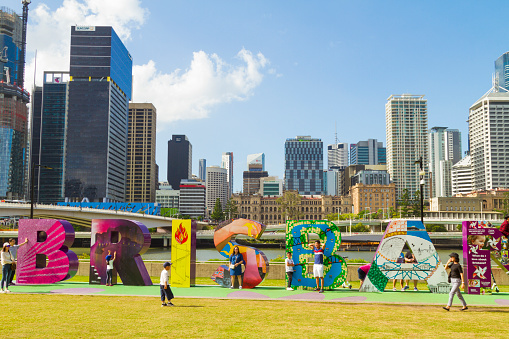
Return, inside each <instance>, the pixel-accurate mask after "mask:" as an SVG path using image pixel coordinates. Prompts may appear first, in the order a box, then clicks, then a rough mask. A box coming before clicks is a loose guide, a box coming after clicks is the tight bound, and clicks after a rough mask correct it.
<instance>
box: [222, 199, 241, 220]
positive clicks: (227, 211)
mask: <svg viewBox="0 0 509 339" xmlns="http://www.w3.org/2000/svg"><path fill="white" fill-rule="evenodd" d="M238 214H239V211H238V208H237V202H236V201H235V200H233V198H230V199H228V201H227V202H226V206H225V207H224V218H225V219H235V218H237V217H238Z"/></svg>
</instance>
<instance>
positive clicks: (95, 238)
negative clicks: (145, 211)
mask: <svg viewBox="0 0 509 339" xmlns="http://www.w3.org/2000/svg"><path fill="white" fill-rule="evenodd" d="M150 240H151V237H150V233H149V231H148V229H147V227H146V226H145V225H143V224H142V223H140V222H137V221H133V220H123V219H94V220H92V234H91V239H90V242H91V247H90V277H89V282H90V284H101V285H104V284H106V255H108V251H111V255H113V254H114V252H117V256H116V259H115V261H114V262H113V267H114V270H113V283H116V278H117V274H116V273H117V272H118V274H119V275H120V279H122V283H123V284H124V285H133V286H144V285H145V286H150V285H152V280H151V279H150V276H149V274H148V272H147V268H146V267H145V264H144V263H143V259H142V258H141V254H143V253H145V252H146V251H147V250H148V248H149V247H150Z"/></svg>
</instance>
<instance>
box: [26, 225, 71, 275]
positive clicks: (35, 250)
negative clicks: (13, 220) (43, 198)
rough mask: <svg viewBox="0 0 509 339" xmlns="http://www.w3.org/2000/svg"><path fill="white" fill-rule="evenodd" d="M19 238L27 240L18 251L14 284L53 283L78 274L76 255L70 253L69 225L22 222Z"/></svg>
mask: <svg viewBox="0 0 509 339" xmlns="http://www.w3.org/2000/svg"><path fill="white" fill-rule="evenodd" d="M18 239H23V240H24V239H28V243H27V244H26V245H24V246H21V247H20V248H19V250H18V267H17V269H16V283H17V284H53V283H56V282H59V281H62V280H66V279H70V278H72V277H74V275H75V274H76V272H78V265H79V262H78V256H77V255H76V253H74V252H73V251H70V250H69V247H70V246H71V245H72V243H73V242H74V228H73V227H72V225H71V224H70V223H69V222H67V221H65V220H55V219H38V220H37V219H21V220H20V221H19V230H18ZM46 262H47V264H46Z"/></svg>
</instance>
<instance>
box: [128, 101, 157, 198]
mask: <svg viewBox="0 0 509 339" xmlns="http://www.w3.org/2000/svg"><path fill="white" fill-rule="evenodd" d="M156 118H157V112H156V108H155V107H154V105H152V104H151V103H130V104H129V130H128V131H129V134H128V139H127V197H126V200H127V201H128V202H155V200H156V176H157V175H156V170H157V169H156Z"/></svg>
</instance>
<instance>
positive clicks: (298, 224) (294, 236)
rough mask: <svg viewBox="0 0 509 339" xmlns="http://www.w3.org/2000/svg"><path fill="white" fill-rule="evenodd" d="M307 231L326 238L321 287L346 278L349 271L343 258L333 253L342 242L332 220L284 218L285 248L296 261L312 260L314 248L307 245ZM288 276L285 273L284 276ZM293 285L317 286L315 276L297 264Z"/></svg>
mask: <svg viewBox="0 0 509 339" xmlns="http://www.w3.org/2000/svg"><path fill="white" fill-rule="evenodd" d="M309 233H315V234H318V236H319V237H320V240H321V241H322V243H323V242H325V249H324V253H323V256H324V260H323V266H324V272H323V274H324V289H328V290H331V289H333V288H336V287H339V286H341V284H343V283H344V282H345V281H346V276H347V273H348V270H347V266H346V262H345V260H344V259H343V258H342V257H340V256H339V255H336V254H335V253H336V251H338V250H339V247H340V246H341V232H340V231H339V228H338V227H337V226H336V225H334V223H332V222H330V221H326V220H320V221H318V220H291V221H290V220H289V221H287V222H286V249H287V251H288V250H291V251H292V259H293V262H294V263H295V264H298V263H299V264H305V263H306V261H307V259H310V260H311V264H312V263H313V250H310V249H309V247H308V246H309ZM286 279H288V277H287V278H286ZM292 286H294V287H301V288H302V289H312V288H314V287H316V280H315V279H314V277H313V274H312V271H311V273H307V272H306V266H296V267H295V271H294V273H293V279H292Z"/></svg>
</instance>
